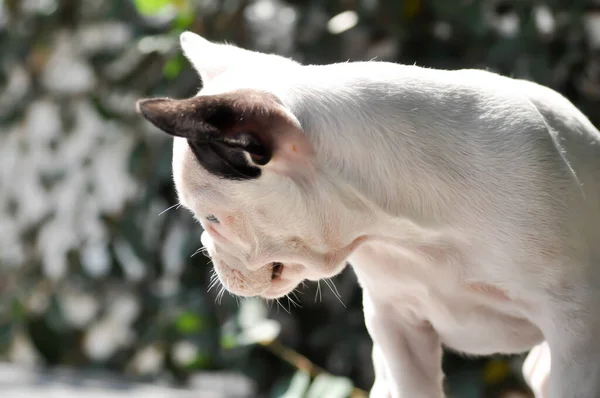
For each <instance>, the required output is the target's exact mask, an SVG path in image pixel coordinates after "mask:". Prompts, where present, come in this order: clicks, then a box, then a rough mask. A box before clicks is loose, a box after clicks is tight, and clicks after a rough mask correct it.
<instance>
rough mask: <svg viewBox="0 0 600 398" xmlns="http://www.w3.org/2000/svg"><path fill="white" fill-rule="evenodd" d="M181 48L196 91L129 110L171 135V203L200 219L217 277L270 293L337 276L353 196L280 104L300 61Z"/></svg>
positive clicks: (349, 233)
mask: <svg viewBox="0 0 600 398" xmlns="http://www.w3.org/2000/svg"><path fill="white" fill-rule="evenodd" d="M181 44H182V48H183V51H184V53H185V54H186V56H187V57H188V59H189V60H190V61H191V63H192V64H193V65H194V67H195V68H196V70H197V71H198V72H199V74H200V77H201V79H202V83H203V88H202V90H201V92H200V93H199V94H198V95H197V96H195V97H193V98H189V99H181V100H177V99H166V98H155V99H147V100H142V101H139V102H138V109H139V111H140V112H141V114H142V115H143V116H144V117H145V118H146V119H147V120H149V121H150V122H151V123H153V124H154V125H155V126H156V127H158V128H159V129H161V130H162V131H164V132H166V133H167V134H170V135H172V136H173V137H174V146H173V174H174V181H175V187H176V190H177V192H178V196H179V200H180V202H181V204H182V205H183V206H184V207H186V208H188V209H189V210H191V211H192V212H193V214H194V215H195V217H196V218H197V219H198V220H199V221H200V223H201V224H202V226H203V228H204V233H203V234H202V238H201V241H202V244H203V245H204V246H205V248H206V249H207V251H208V254H209V255H210V257H211V258H212V260H213V263H214V266H215V269H216V272H217V274H218V276H219V279H220V281H221V282H222V283H223V285H224V286H225V288H226V289H227V290H229V291H230V292H232V293H234V294H237V295H241V296H256V295H258V296H262V297H265V298H277V297H281V296H284V295H286V294H288V293H289V292H290V291H292V290H293V289H294V288H295V287H296V286H297V285H298V284H299V283H300V282H302V281H303V280H305V279H309V280H318V279H322V278H328V277H331V276H333V275H335V274H337V273H339V272H340V271H341V270H342V269H343V268H344V266H345V264H346V259H347V257H348V256H349V255H350V254H351V253H352V251H353V250H354V249H355V248H356V247H357V246H358V245H359V244H360V243H361V242H362V241H363V239H364V238H362V237H361V236H359V235H357V234H356V233H355V232H356V231H353V229H355V225H354V224H353V223H356V221H357V220H356V219H352V215H351V213H352V212H353V211H350V212H348V209H353V210H354V211H355V210H356V209H357V208H359V207H360V206H361V202H360V200H357V199H356V197H354V196H352V195H349V194H348V192H349V191H348V190H347V189H345V188H343V187H342V186H341V183H340V182H339V181H336V178H334V177H333V176H332V175H330V174H328V173H327V170H326V168H324V167H322V164H321V163H320V162H319V161H318V160H317V159H318V156H317V153H316V148H315V145H314V143H311V141H310V139H309V137H308V136H307V134H305V132H304V131H303V126H302V125H301V123H300V122H299V120H298V118H297V117H296V116H295V115H294V113H293V112H292V110H291V107H290V106H289V104H290V101H293V98H297V99H298V100H302V101H305V102H306V101H307V98H305V97H302V96H301V94H298V93H301V92H302V87H293V84H292V83H290V79H289V78H286V76H288V77H289V76H293V75H297V74H301V73H302V71H301V69H302V68H303V66H302V65H300V64H298V63H296V62H294V61H292V60H289V59H286V58H283V57H279V56H276V55H269V54H263V53H255V52H251V51H248V50H244V49H241V48H237V47H234V46H231V45H225V44H216V43H211V42H209V41H207V40H205V39H203V38H201V37H199V36H197V35H195V34H192V33H189V32H187V33H184V34H183V35H182V37H181ZM295 89H296V91H294V90H295ZM292 92H294V95H291V93H292ZM294 96H296V97H294ZM320 111H321V110H319V109H315V112H320Z"/></svg>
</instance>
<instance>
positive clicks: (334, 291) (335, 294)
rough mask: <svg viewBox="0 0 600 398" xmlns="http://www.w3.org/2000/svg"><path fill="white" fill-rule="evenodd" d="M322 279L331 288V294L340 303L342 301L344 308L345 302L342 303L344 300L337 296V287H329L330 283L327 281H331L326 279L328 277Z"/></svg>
mask: <svg viewBox="0 0 600 398" xmlns="http://www.w3.org/2000/svg"><path fill="white" fill-rule="evenodd" d="M323 281H324V282H325V284H326V285H327V286H329V289H331V293H333V295H334V296H335V297H336V298H337V299H338V301H339V302H340V303H342V305H343V306H344V308H346V304H344V302H343V301H342V298H341V297H340V296H339V293H336V291H337V289H336V290H333V287H331V285H330V284H329V282H331V281H330V280H328V279H323ZM332 283H333V282H332Z"/></svg>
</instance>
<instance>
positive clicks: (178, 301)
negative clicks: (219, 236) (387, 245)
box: [0, 0, 600, 398]
mask: <svg viewBox="0 0 600 398" xmlns="http://www.w3.org/2000/svg"><path fill="white" fill-rule="evenodd" d="M183 30H192V31H194V32H196V33H199V34H201V35H203V36H205V37H207V38H209V39H211V40H218V41H224V40H227V41H229V42H233V43H235V44H237V45H240V46H242V47H246V48H251V49H256V50H260V51H266V52H275V53H279V54H282V55H285V56H290V57H293V58H295V59H297V60H299V61H302V62H305V63H328V62H334V61H345V60H367V59H374V58H376V59H380V60H388V61H395V62H401V63H410V64H414V63H416V64H418V65H421V66H429V67H437V68H465V67H474V68H487V69H490V70H494V71H497V72H500V73H503V74H506V75H510V76H514V77H521V78H526V79H531V80H534V81H537V82H540V83H542V84H545V85H548V86H550V87H552V88H554V89H556V90H558V91H560V92H562V93H563V94H565V95H566V96H567V97H568V98H569V99H571V100H572V101H573V102H574V103H575V104H576V105H577V106H578V107H579V108H580V109H581V110H582V111H583V112H584V113H586V114H587V115H588V116H589V117H590V118H591V119H592V121H593V122H594V123H595V124H596V125H599V124H600V111H599V109H600V108H599V105H600V62H599V61H600V58H599V57H598V49H599V48H600V3H597V2H593V1H582V0H570V1H559V0H553V1H550V0H547V1H541V0H540V1H528V0H513V1H500V0H498V1H497V0H304V1H302V0H295V1H293V0H287V1H284V0H256V1H251V0H222V1H219V0H0V51H1V52H0V362H4V363H10V364H14V365H11V366H20V367H25V369H34V368H35V369H46V368H48V369H75V370H76V371H77V372H79V373H77V374H81V375H82V376H80V377H82V378H84V377H86V376H83V375H86V374H99V373H98V372H100V373H102V374H109V375H111V376H110V378H111V379H112V380H116V378H118V379H119V380H127V381H129V380H135V381H146V382H150V383H152V385H154V386H159V385H160V386H176V387H179V388H183V389H195V391H198V392H199V393H198V394H197V395H195V396H198V397H208V395H207V394H208V391H211V392H214V393H215V394H216V393H219V394H221V395H214V396H222V397H287V398H296V397H297V398H300V397H311V398H317V397H329V398H337V397H339V398H343V397H349V396H353V397H360V396H364V394H363V393H362V392H364V391H365V390H368V389H369V388H370V386H371V383H372V381H373V370H372V366H371V357H370V351H371V342H370V339H369V337H368V335H367V333H366V331H365V328H364V325H363V319H362V310H361V293H360V290H359V288H358V286H357V284H356V280H355V277H354V275H353V273H352V271H351V270H350V269H348V270H346V271H345V272H344V273H343V274H342V275H340V276H338V277H336V278H335V279H334V282H335V287H334V286H331V287H330V286H328V285H326V284H324V283H321V286H317V285H316V284H310V285H306V287H305V288H304V289H303V290H302V291H301V293H302V294H298V296H297V297H296V298H295V299H294V300H295V301H296V302H297V304H299V306H296V305H294V304H295V303H292V302H288V301H286V300H282V301H281V303H280V305H278V304H274V305H273V306H272V307H270V306H269V305H268V304H266V303H264V302H262V301H259V300H241V299H236V298H234V297H230V296H229V295H227V294H225V295H223V297H222V298H218V297H217V293H218V289H217V288H215V289H213V290H211V291H210V292H207V287H208V284H209V282H210V275H211V267H210V265H209V263H208V260H207V258H205V257H204V256H203V254H201V253H200V254H195V253H197V250H198V249H199V248H200V240H199V237H200V233H201V230H200V226H199V225H198V224H196V223H195V222H194V221H193V220H192V217H191V215H190V214H189V213H188V212H187V211H185V210H183V209H178V208H177V206H176V205H177V198H176V197H175V195H174V189H173V184H172V180H171V165H170V162H171V147H170V145H171V141H170V139H169V138H168V137H167V136H165V135H163V134H160V133H159V132H158V131H157V130H156V129H154V128H153V127H151V126H150V125H149V124H148V123H146V122H144V121H143V120H141V118H140V117H138V116H137V115H136V113H135V109H134V103H135V101H136V99H138V98H142V97H148V96H170V97H186V96H191V95H193V94H195V93H196V92H197V90H198V89H199V88H200V87H201V82H200V80H199V79H198V77H197V76H196V74H195V72H194V71H193V70H192V69H191V67H190V65H189V64H188V63H187V61H186V60H185V59H184V58H183V56H182V54H181V53H180V51H179V47H178V35H179V33H180V32H182V31H183ZM194 254H195V255H194ZM300 306H301V307H300ZM522 360H523V357H522V356H521V357H512V358H507V357H494V358H487V359H465V358H461V357H460V356H456V355H453V354H452V353H447V355H446V357H445V360H444V368H445V371H446V374H447V376H448V386H449V390H450V391H451V396H453V397H458V398H476V397H490V398H491V397H497V398H501V397H502V398H507V397H513V398H515V397H525V396H529V395H528V394H529V393H528V390H527V388H526V387H525V385H524V383H523V381H522V379H521V375H520V366H521V363H522ZM77 377H79V376H77ZM5 379H6V378H5ZM5 379H1V378H0V395H2V390H3V388H4V387H3V385H2V381H1V380H5ZM156 388H158V387H156ZM203 392H204V393H203ZM107 394H108V390H107ZM203 394H204V395H203ZM106 396H108V395H106ZM166 396H169V395H166ZM171 396H174V395H171ZM212 396H213V395H211V397H212Z"/></svg>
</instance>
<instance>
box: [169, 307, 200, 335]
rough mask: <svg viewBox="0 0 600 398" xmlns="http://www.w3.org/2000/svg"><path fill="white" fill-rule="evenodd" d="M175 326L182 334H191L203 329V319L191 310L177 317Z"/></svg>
mask: <svg viewBox="0 0 600 398" xmlns="http://www.w3.org/2000/svg"><path fill="white" fill-rule="evenodd" d="M175 327H176V328H177V330H178V331H179V332H181V333H183V334H193V333H197V332H199V331H200V330H202V329H204V321H203V320H202V318H201V317H200V316H198V315H196V314H194V313H192V312H184V313H183V314H181V315H179V317H178V318H177V321H176V322H175Z"/></svg>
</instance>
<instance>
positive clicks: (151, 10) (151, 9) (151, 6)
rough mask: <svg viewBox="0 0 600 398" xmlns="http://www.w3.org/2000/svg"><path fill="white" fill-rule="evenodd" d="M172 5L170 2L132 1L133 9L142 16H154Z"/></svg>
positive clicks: (156, 0) (161, 0) (162, 0)
mask: <svg viewBox="0 0 600 398" xmlns="http://www.w3.org/2000/svg"><path fill="white" fill-rule="evenodd" d="M173 3H174V2H173V1H172V0H134V4H135V8H136V9H137V10H138V12H139V13H140V14H142V15H156V14H158V13H159V12H161V11H163V10H164V9H165V8H166V7H169V6H173V5H174V4H173Z"/></svg>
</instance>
